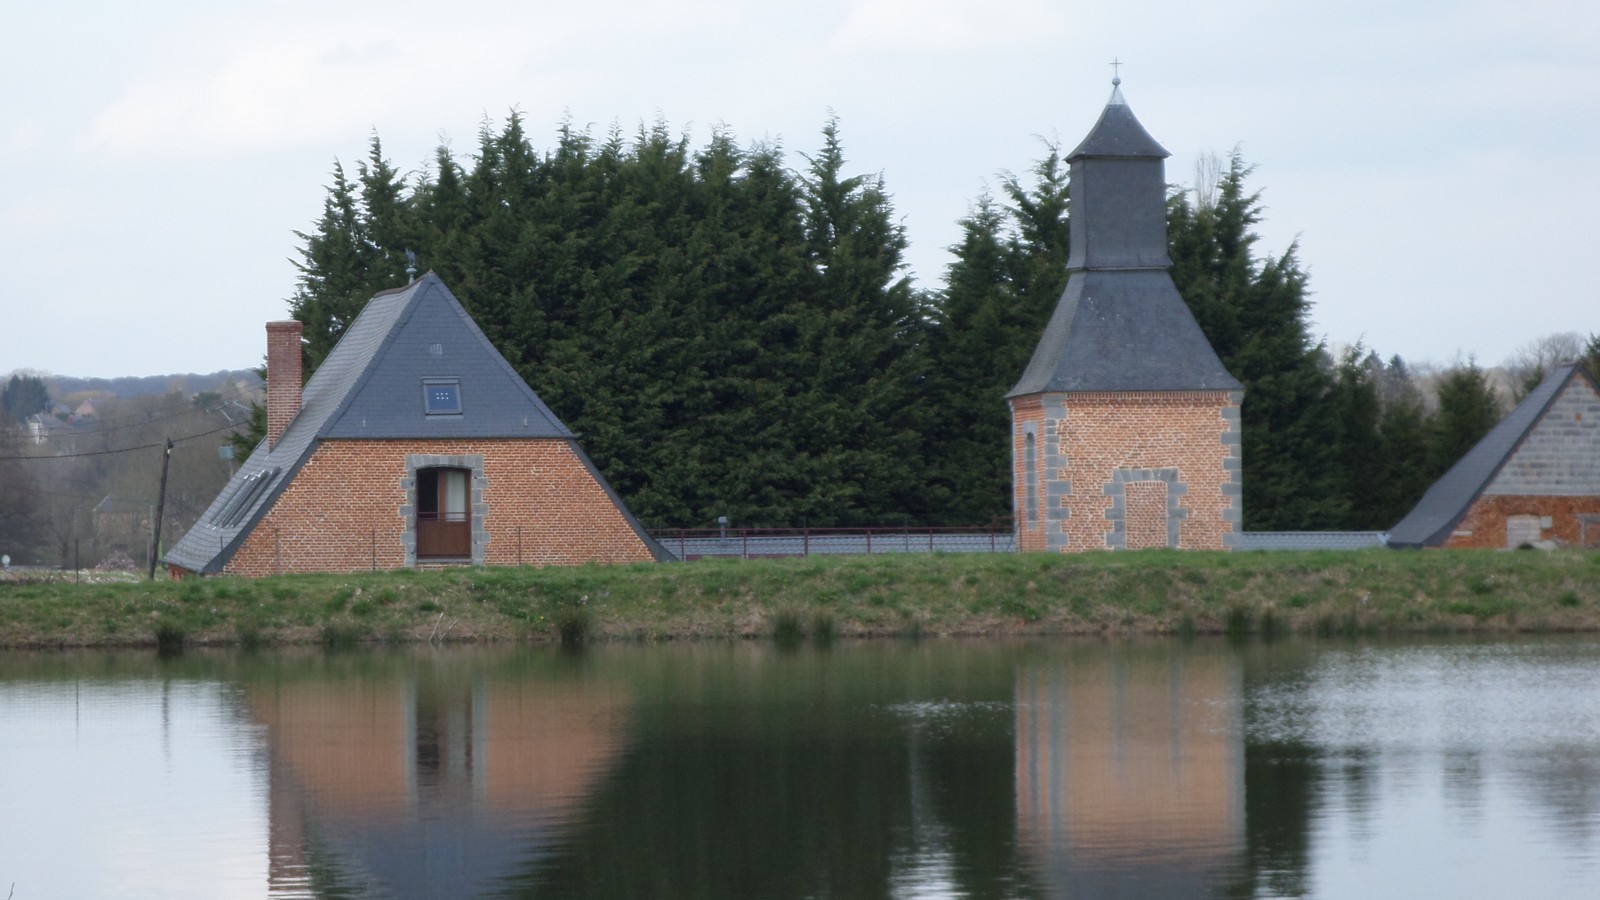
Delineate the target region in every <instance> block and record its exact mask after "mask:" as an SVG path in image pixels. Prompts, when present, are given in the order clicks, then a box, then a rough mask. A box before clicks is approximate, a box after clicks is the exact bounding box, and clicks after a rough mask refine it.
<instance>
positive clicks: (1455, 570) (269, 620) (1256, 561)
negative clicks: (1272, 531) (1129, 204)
mask: <svg viewBox="0 0 1600 900" xmlns="http://www.w3.org/2000/svg"><path fill="white" fill-rule="evenodd" d="M780 615H782V616H788V617H792V619H793V627H794V629H795V630H796V631H798V632H799V633H800V634H802V635H803V636H807V637H810V638H812V639H813V640H816V641H818V642H823V641H829V640H834V639H835V638H848V637H854V636H863V635H891V634H894V635H912V634H917V635H936V634H1015V633H1028V634H1065V633H1072V634H1101V633H1107V634H1109V633H1118V634H1122V633H1146V634H1180V635H1188V634H1228V635H1233V636H1236V637H1240V638H1247V637H1264V636H1272V635H1279V634H1307V635H1327V636H1347V635H1356V634H1377V633H1408V632H1409V633H1441V632H1509V631H1524V630H1526V631H1600V554H1597V553H1594V552H1592V551H1559V552H1554V553H1496V552H1488V551H1428V552H1396V551H1389V550H1370V551H1360V552H1346V553H1334V552H1326V553H1235V554H1226V553H1200V552H1178V551H1142V552H1140V553H1136V554H1134V553H1126V554H1114V553H1096V554H1081V555H1070V556H1069V555H1061V556H1057V555H1051V554H972V555H963V554H933V555H920V554H916V555H913V554H904V555H903V554H894V555H886V556H875V557H813V558H810V559H770V560H718V561H705V562H696V563H689V564H683V565H679V564H668V565H648V564H647V565H629V566H594V565H591V566H576V567H570V568H546V569H535V568H495V569H486V568H460V569H446V570H442V571H427V572H417V571H397V572H378V573H369V572H362V573H356V574H348V575H332V574H328V575H292V576H291V575H286V576H278V577H274V578H264V579H260V580H247V579H238V578H211V579H188V580H185V581H181V582H173V581H155V582H128V583H115V584H92V585H91V584H81V585H80V584H73V583H70V582H66V583H35V584H24V583H16V582H0V646H9V647H18V646H44V647H49V646H127V645H146V646H154V645H155V644H156V643H157V632H158V630H160V629H164V628H165V629H172V630H174V633H177V634H181V635H182V643H183V644H184V645H187V646H194V645H199V644H243V645H252V646H253V645H258V644H260V645H271V644H278V643H305V644H317V643H327V644H330V645H336V646H337V645H344V644H347V643H351V642H366V641H376V640H385V641H415V642H427V641H430V640H432V641H485V640H542V641H557V640H567V641H569V642H572V643H582V642H585V641H589V640H604V639H616V638H627V639H637V638H641V637H644V638H661V637H683V638H695V637H699V638H719V639H725V638H730V637H746V638H750V637H766V638H771V637H774V636H775V630H776V628H777V626H778V625H779V624H780V623H779V621H778V618H779V617H780ZM169 643H170V642H169Z"/></svg>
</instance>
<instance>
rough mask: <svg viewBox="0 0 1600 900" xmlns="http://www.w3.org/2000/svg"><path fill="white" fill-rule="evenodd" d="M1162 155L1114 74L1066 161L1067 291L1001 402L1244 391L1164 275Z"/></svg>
mask: <svg viewBox="0 0 1600 900" xmlns="http://www.w3.org/2000/svg"><path fill="white" fill-rule="evenodd" d="M1169 155H1170V154H1169V153H1167V151H1166V149H1165V148H1163V147H1162V146H1161V145H1160V144H1159V143H1157V142H1156V140H1155V138H1153V137H1151V136H1150V133H1149V132H1148V131H1145V129H1144V126H1143V125H1141V124H1140V123H1139V120H1138V118H1136V117H1135V116H1134V114H1133V110H1132V109H1131V108H1129V106H1128V102H1127V100H1126V99H1125V98H1124V97H1123V96H1122V88H1121V79H1120V78H1119V79H1114V80H1113V82H1112V88H1111V98H1110V100H1109V101H1108V102H1107V103H1106V106H1105V109H1104V110H1103V111H1102V112H1101V113H1100V118H1099V120H1098V121H1096V122H1095V124H1094V127H1093V128H1091V129H1090V130H1089V134H1088V136H1086V137H1085V138H1084V139H1083V141H1082V142H1081V143H1080V144H1078V146H1077V148H1076V149H1074V150H1073V151H1072V153H1071V154H1070V155H1069V156H1068V157H1067V162H1068V164H1069V165H1070V167H1071V177H1072V182H1071V187H1070V194H1071V211H1072V212H1071V215H1072V219H1071V230H1072V238H1071V251H1070V255H1069V256H1068V258H1067V272H1068V276H1067V287H1066V290H1064V291H1063V292H1062V294H1061V300H1060V301H1059V302H1058V303H1057V304H1056V310H1055V313H1054V314H1053V315H1052V316H1051V318H1050V324H1049V325H1048V326H1047V327H1046V328H1045V332H1044V336H1043V338H1042V339H1041V340H1040V341H1039V345H1038V346H1037V347H1036V348H1035V349H1034V353H1033V359H1032V360H1031V361H1030V362H1029V363H1028V368H1027V369H1026V370H1025V371H1024V372H1023V375H1022V378H1021V380H1020V381H1018V382H1017V385H1016V387H1014V388H1012V390H1011V392H1010V393H1009V394H1007V396H1008V397H1018V396H1023V395H1027V394H1039V393H1046V392H1055V391H1240V390H1243V386H1242V385H1241V384H1240V383H1239V382H1238V381H1237V380H1236V379H1235V378H1234V377H1233V376H1232V375H1229V374H1228V371H1227V370H1226V369H1224V368H1223V366H1222V362H1221V360H1219V359H1218V358H1217V354H1216V352H1215V351H1213V350H1212V349H1211V345H1210V343H1208V342H1207V341H1206V338H1205V335H1204V334H1203V333H1202V332H1201V331H1200V326H1199V325H1198V324H1197V323H1196V322H1195V320H1194V315H1193V314H1192V313H1190V312H1189V307H1188V306H1187V305H1186V304H1185V303H1184V302H1183V297H1182V296H1180V295H1179V294H1178V289H1177V286H1176V285H1174V284H1173V282H1172V276H1171V274H1170V271H1169V270H1170V269H1171V266H1172V261H1171V259H1170V258H1169V257H1168V256H1167V218H1166V212H1167V205H1166V200H1167V184H1166V175H1165V168H1166V165H1165V162H1164V161H1165V159H1166V158H1167V157H1168V156H1169Z"/></svg>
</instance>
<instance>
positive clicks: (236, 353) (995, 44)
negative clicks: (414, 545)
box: [0, 0, 1600, 376]
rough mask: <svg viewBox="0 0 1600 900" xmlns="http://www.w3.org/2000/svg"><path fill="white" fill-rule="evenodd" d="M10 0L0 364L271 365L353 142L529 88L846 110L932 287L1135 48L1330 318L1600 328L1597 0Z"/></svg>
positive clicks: (502, 101) (707, 120) (755, 107)
mask: <svg viewBox="0 0 1600 900" xmlns="http://www.w3.org/2000/svg"><path fill="white" fill-rule="evenodd" d="M5 24H6V32H7V41H6V53H5V54H4V55H0V83H3V84H4V85H5V87H4V89H3V93H0V113H3V114H0V170H3V171H5V172H6V175H7V178H6V181H7V184H6V187H5V189H4V190H0V264H3V265H4V267H5V270H6V272H7V275H8V277H9V279H10V284H11V288H10V289H9V291H8V292H7V293H8V299H7V301H6V304H5V315H4V318H3V319H0V372H8V371H10V370H12V369H16V368H29V369H37V370H42V371H47V372H51V373H56V374H65V375H94V376H116V375H153V374H165V373H171V372H190V371H194V372H210V371H215V370H218V369H234V368H243V367H247V366H254V365H259V364H260V361H261V358H262V356H263V353H264V344H265V336H264V332H263V328H262V325H263V323H264V322H266V321H268V320H270V319H277V318H284V317H285V316H286V312H287V299H288V297H289V296H290V294H291V293H292V291H293V289H294V284H295V276H296V271H295V269H294V266H293V264H292V262H291V260H292V259H294V258H295V251H296V247H297V245H298V239H297V238H296V237H295V235H294V231H295V230H296V229H300V230H306V229H308V228H309V227H310V226H311V224H312V223H313V221H314V220H315V218H316V217H317V215H318V214H319V213H320V210H321V203H322V199H323V195H324V189H325V185H326V184H327V183H328V181H329V173H330V171H331V169H332V165H333V162H334V160H335V159H339V160H343V161H344V162H345V163H346V164H352V163H354V162H355V161H356V160H357V159H359V158H361V157H362V156H363V155H364V153H365V152H366V148H367V142H368V140H369V138H370V136H371V135H372V134H373V133H374V132H376V133H377V134H378V135H379V136H380V137H381V138H382V140H383V143H384V146H385V149H386V151H387V155H388V156H389V157H390V158H391V159H392V160H393V161H394V162H395V163H396V164H397V165H398V166H399V167H400V168H401V169H402V170H404V171H418V170H421V169H423V168H424V167H426V166H427V164H428V162H429V160H430V159H431V156H432V150H433V148H434V147H435V146H437V145H438V143H439V142H440V141H441V140H444V141H446V142H448V143H449V144H450V145H451V146H452V147H453V148H455V149H456V151H457V153H458V155H465V154H467V153H470V152H471V151H472V149H473V148H474V146H475V141H476V135H477V132H478V129H479V127H480V126H481V124H482V123H483V122H484V121H485V120H488V121H490V122H491V123H493V124H494V125H495V126H498V124H499V123H500V122H501V121H503V119H504V117H505V115H506V113H507V112H508V111H509V110H511V109H513V108H515V109H518V110H520V111H521V112H522V114H523V115H524V117H525V121H526V124H527V127H528V130H529V133H530V134H531V135H532V136H533V138H534V140H535V142H536V145H537V146H539V147H541V148H547V147H549V146H550V145H551V144H552V143H553V141H554V133H555V129H556V127H557V124H558V123H559V122H560V121H561V120H562V118H563V117H565V116H570V117H571V119H572V120H573V121H574V122H575V123H576V124H578V125H579V126H582V125H585V124H589V123H592V124H593V127H594V128H595V129H596V130H597V131H600V132H604V131H605V130H606V129H607V128H609V127H610V125H611V124H612V123H613V122H615V123H618V124H620V125H621V126H622V127H623V128H624V130H629V131H631V130H633V129H636V128H637V127H638V125H639V124H640V123H641V122H648V121H654V120H655V119H657V118H658V117H659V118H662V119H664V120H665V121H666V122H668V123H669V125H670V126H671V127H672V129H673V130H674V131H679V132H682V131H687V132H688V133H689V134H690V136H691V143H692V144H693V145H695V146H700V145H703V143H704V140H705V137H706V135H707V133H708V130H709V128H710V127H711V126H713V125H715V124H717V123H723V124H725V125H727V126H728V127H729V128H730V129H731V130H732V132H733V133H734V134H735V135H736V136H737V138H738V139H739V141H740V142H741V143H749V142H751V141H754V140H774V141H778V142H780V143H781V145H782V146H783V147H785V148H786V149H787V150H788V151H790V152H791V154H795V153H798V152H810V151H813V150H815V149H816V147H817V145H818V142H819V136H818V134H819V131H820V129H821V127H822V124H823V122H824V121H825V120H826V118H827V117H828V115H829V111H830V110H832V111H833V112H834V113H835V114H837V115H838V117H839V120H840V129H841V134H842V137H843V140H844V146H845V151H846V154H847V156H848V158H849V160H850V169H851V171H853V172H873V173H881V174H882V175H883V177H884V179H885V183H886V186H887V188H888V190H889V192H890V194H891V196H892V197H893V199H894V203H895V208H896V211H897V212H898V214H899V215H900V216H901V217H902V218H903V221H904V224H905V226H906V228H907V231H908V234H909V237H910V240H911V251H910V255H909V262H910V264H911V267H912V271H913V274H914V276H915V279H916V282H917V283H918V284H919V285H920V286H924V287H937V286H939V285H940V284H942V282H943V276H944V269H945V266H946V265H947V264H948V263H949V261H950V256H949V254H948V252H947V250H946V248H947V247H948V246H949V245H950V244H951V243H953V242H954V241H955V240H956V238H957V231H958V227H957V224H956V223H957V220H958V219H960V218H961V217H962V216H963V215H964V214H965V213H966V212H967V210H968V207H969V204H970V203H971V202H972V201H973V199H974V198H976V197H977V196H978V195H979V194H981V193H983V192H984V191H985V190H990V189H995V188H997V186H998V183H999V180H1000V177H1001V176H1000V173H1002V172H1004V171H1007V170H1009V171H1017V172H1024V171H1025V170H1026V169H1027V167H1028V166H1029V165H1030V164H1031V163H1032V162H1033V161H1034V160H1036V159H1037V158H1038V157H1039V156H1040V155H1042V153H1043V148H1044V144H1043V140H1046V139H1054V140H1059V141H1060V142H1061V143H1062V144H1063V145H1064V146H1065V147H1066V148H1068V149H1070V148H1071V147H1072V146H1073V145H1075V144H1076V143H1077V141H1078V140H1079V139H1080V138H1081V137H1082V136H1083V135H1084V133H1085V132H1087V130H1088V129H1089V127H1090V126H1091V125H1092V124H1093V123H1094V121H1095V119H1096V117H1097V116H1098V115H1099V112H1100V109H1101V108H1102V106H1103V105H1104V103H1105V101H1106V98H1107V96H1108V95H1109V93H1110V84H1109V82H1110V78H1111V74H1112V71H1111V67H1110V66H1109V65H1108V63H1109V62H1110V61H1111V60H1112V58H1113V57H1116V58H1120V59H1121V60H1122V61H1123V62H1124V63H1125V65H1124V66H1123V67H1122V78H1123V92H1124V94H1125V96H1126V97H1127V99H1128V103H1129V105H1130V106H1131V107H1132V109H1133V111H1134V113H1135V114H1136V115H1138V117H1139V118H1140V120H1141V121H1142V122H1143V123H1144V125H1145V127H1146V128H1147V129H1148V130H1149V131H1150V132H1151V134H1152V135H1154V136H1155V138H1156V139H1157V140H1159V141H1160V142H1161V143H1162V144H1163V145H1164V146H1166V148H1167V149H1168V150H1170V151H1171V152H1172V158H1171V159H1169V160H1168V162H1167V178H1168V180H1169V181H1172V182H1179V183H1190V182H1192V181H1193V169H1194V161H1195V159H1196V158H1197V156H1199V155H1200V154H1201V153H1204V152H1218V153H1223V154H1226V153H1227V152H1228V151H1229V150H1230V149H1231V148H1233V147H1234V146H1236V145H1237V146H1238V147H1240V148H1241V150H1242V152H1243V154H1244V156H1245V158H1246V159H1247V160H1248V161H1249V162H1251V163H1253V164H1255V165H1256V166H1257V169H1256V174H1255V176H1254V179H1253V182H1252V183H1253V185H1254V186H1255V187H1257V188H1259V189H1260V190H1261V191H1262V192H1263V200H1264V202H1265V205H1266V208H1267V213H1266V216H1267V217H1266V219H1265V221H1263V222H1262V223H1261V225H1260V226H1259V229H1258V230H1259V231H1260V233H1261V235H1262V238H1263V244H1262V249H1263V250H1264V251H1266V252H1270V253H1274V254H1276V253H1281V252H1282V251H1283V250H1284V249H1286V248H1287V247H1288V246H1289V245H1290V243H1291V242H1293V241H1295V240H1298V241H1299V244H1300V251H1299V252H1300V257H1301V259H1302V261H1303V262H1304V263H1305V265H1306V266H1307V267H1308V268H1309V269H1310V272H1311V287H1312V289H1313V291H1314V292H1315V296H1314V300H1315V303H1316V306H1315V310H1314V327H1315V330H1316V333H1317V335H1318V336H1319V337H1322V338H1326V339H1327V340H1328V341H1329V342H1330V343H1335V344H1344V343H1350V342H1354V341H1356V340H1364V341H1365V342H1366V344H1367V345H1368V346H1370V347H1373V348H1376V349H1377V350H1378V351H1379V352H1381V353H1383V354H1384V355H1385V356H1388V355H1391V354H1396V353H1398V354H1401V355H1402V356H1404V357H1406V358H1407V359H1408V360H1412V361H1429V360H1431V361H1437V362H1448V361H1449V360H1451V359H1452V358H1454V357H1456V356H1457V355H1458V354H1462V355H1465V354H1469V353H1471V354H1475V355H1476V356H1477V357H1478V359H1479V360H1480V362H1484V363H1486V364H1497V363H1499V362H1500V361H1502V360H1503V359H1504V358H1505V357H1506V356H1507V355H1508V354H1510V353H1511V352H1512V351H1514V350H1515V349H1517V348H1518V347H1519V346H1522V345H1524V344H1527V343H1528V342H1530V341H1532V340H1534V339H1536V338H1538V337H1541V336H1543V335H1547V334H1550V333H1553V332H1561V331H1579V332H1584V333H1589V332H1593V331H1600V290H1597V289H1596V288H1595V285H1594V281H1593V278H1594V272H1595V266H1594V262H1593V257H1594V249H1593V248H1594V246H1595V245H1596V243H1597V239H1600V228H1597V227H1596V225H1595V223H1596V221H1600V218H1597V216H1600V157H1597V156H1596V153H1597V149H1600V4H1596V3H1594V2H1593V0H1522V2H1519V3H1511V2H1505V0H1499V2H1493V0H1486V2H1465V0H1461V2H1456V0H1409V2H1399V3H1396V2H1393V0H1381V2H1380V0H1346V2H1343V3H1337V4H1335V3H1288V2H1281V0H1280V2H1271V0H1210V2H1205V3H1196V2H1193V0H1146V2H1140V0H1119V2H1114V3H1092V4H1091V3H1072V2H1064V0H812V2H808V3H804V4H799V3H793V4H790V3H784V4H779V3H761V2H751V0H657V2H646V0H588V2H584V3H571V2H569V3H560V4H555V3H547V2H542V0H503V2H502V0H457V2H455V3H452V4H438V3H426V4H424V3H414V2H408V0H400V2H396V0H385V2H382V3H378V2H366V0H356V2H343V3H328V2H326V0H315V2H313V0H303V2H302V0H279V2H264V0H263V2H256V3H252V4H219V3H214V2H210V0H150V2H146V3H138V4H131V3H112V2H104V3H91V2H81V0H80V2H69V3H30V4H22V3H17V4H11V5H10V6H9V8H8V9H7V11H6V13H5ZM791 158H792V160H793V164H794V165H796V166H798V165H801V164H803V161H801V160H799V158H798V157H797V156H792V157H791Z"/></svg>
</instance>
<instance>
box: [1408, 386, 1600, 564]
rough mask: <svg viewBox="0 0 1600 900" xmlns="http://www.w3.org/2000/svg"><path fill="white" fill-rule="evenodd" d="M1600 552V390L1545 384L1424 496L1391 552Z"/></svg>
mask: <svg viewBox="0 0 1600 900" xmlns="http://www.w3.org/2000/svg"><path fill="white" fill-rule="evenodd" d="M1545 542H1548V543H1551V544H1555V545H1565V546H1569V547H1571V546H1577V547H1600V386H1597V385H1596V383H1595V380H1594V379H1593V378H1591V377H1590V376H1589V374H1588V373H1587V372H1585V371H1584V370H1583V368H1582V367H1581V366H1576V365H1571V366H1563V367H1561V368H1559V369H1557V370H1556V371H1555V373H1554V374H1552V375H1551V376H1550V377H1549V378H1546V379H1545V380H1544V382H1543V383H1541V384H1540V385H1539V386H1538V387H1537V388H1535V389H1534V390H1533V392H1532V393H1530V394H1528V396H1527V397H1525V398H1523V401H1522V402H1521V403H1519V404H1517V408H1516V409H1514V410H1512V411H1511V414H1510V415H1508V416H1506V417H1505V418H1504V419H1502V420H1501V421H1500V424H1498V425H1496V426H1495V427H1494V429H1493V430H1491V431H1490V432H1489V433H1488V434H1486V435H1484V437H1483V440H1481V441H1479V442H1478V443H1477V445H1476V446H1474V447H1473V448H1472V449H1471V450H1469V451H1467V454H1466V455H1465V456H1463V457H1461V460H1460V462H1457V463H1456V464H1455V465H1454V466H1453V467H1451V469H1450V471H1448V472H1446V473H1444V476H1443V477H1441V478H1440V479H1439V480H1438V481H1437V482H1435V483H1434V485H1433V487H1430V488H1428V492H1427V493H1425V494H1423V495H1422V499H1421V500H1419V501H1418V502H1417V505H1416V507H1414V508H1413V509H1412V510H1411V512H1409V513H1407V514H1406V517H1405V518H1404V519H1401V520H1400V523H1399V524H1398V525H1396V526H1394V528H1393V529H1391V530H1390V532H1389V546H1391V547H1521V546H1523V545H1525V544H1528V545H1531V544H1539V543H1545Z"/></svg>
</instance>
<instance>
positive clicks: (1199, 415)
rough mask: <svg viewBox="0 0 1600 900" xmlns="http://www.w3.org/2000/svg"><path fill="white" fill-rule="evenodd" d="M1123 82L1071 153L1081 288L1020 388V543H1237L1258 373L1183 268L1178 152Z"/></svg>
mask: <svg viewBox="0 0 1600 900" xmlns="http://www.w3.org/2000/svg"><path fill="white" fill-rule="evenodd" d="M1111 85H1112V89H1111V99H1110V101H1109V102H1108V103H1107V104H1106V108H1105V111H1104V112H1102V113H1101V114H1100V120H1099V121H1098V122H1096V123H1095V126H1094V128H1093V129H1091V130H1090V132H1089V136H1088V137H1086V138H1084V139H1083V143H1081V144H1079V145H1078V147H1077V149H1076V150H1074V151H1072V154H1071V155H1070V156H1068V157H1067V162H1068V163H1069V165H1070V166H1071V178H1072V180H1071V187H1070V191H1071V195H1070V196H1071V210H1072V213H1071V214H1072V220H1071V228H1072V243H1071V253H1070V256H1069V258H1068V260H1067V273H1068V274H1067V287H1066V290H1064V291H1063V292H1062V294H1061V300H1060V301H1059V302H1058V303H1057V304H1056V310H1055V313H1054V315H1052V316H1051V317H1050V324H1049V325H1048V326H1047V327H1046V328H1045V332H1044V336H1043V337H1042V338H1041V339H1040V340H1039V345H1038V347H1036V348H1035V349H1034V351H1033V359H1032V360H1031V361H1029V363H1028V368H1027V370H1026V371H1024V372H1023V373H1022V379H1021V380H1020V381H1018V382H1017V385H1016V387H1014V388H1012V389H1011V392H1010V393H1009V394H1007V395H1006V399H1007V400H1008V401H1009V402H1010V404H1011V444H1012V448H1011V457H1012V463H1011V471H1012V492H1013V511H1014V513H1015V516H1016V536H1017V547H1018V549H1021V550H1053V551H1058V552H1059V551H1080V550H1107V549H1111V550H1133V549H1141V548H1147V547H1182V548H1186V549H1211V550H1222V549H1231V548H1233V547H1234V546H1236V545H1237V541H1238V538H1239V534H1240V532H1241V530H1242V527H1241V519H1240V516H1241V513H1242V503H1241V501H1242V497H1241V478H1240V475H1241V466H1242V462H1243V460H1242V455H1241V447H1240V441H1239V438H1240V433H1239V404H1240V402H1241V401H1242V400H1243V398H1244V387H1243V385H1241V384H1240V383H1239V382H1238V380H1236V379H1235V378H1234V377H1233V376H1232V375H1230V374H1228V371H1227V370H1226V369H1224V368H1223V366H1222V362H1221V361H1220V360H1219V359H1217V354H1216V352H1215V351H1213V350H1212V349H1211V345H1210V343H1208V342H1207V341H1206V338H1205V335H1204V334H1203V333H1201V331H1200V326H1199V325H1198V324H1197V323H1196V322H1195V320H1194V316H1193V315H1192V314H1190V312H1189V307H1188V306H1187V305H1185V304H1184V302H1183V298H1182V297H1181V296H1180V295H1179V294H1178V289H1177V286H1176V285H1174V284H1173V282H1172V275H1171V273H1170V269H1171V267H1172V261H1171V259H1169V258H1168V256H1167V219H1166V178H1165V162H1164V160H1165V159H1166V158H1167V156H1169V155H1170V154H1168V153H1167V151H1166V150H1165V149H1163V148H1162V146H1161V145H1160V144H1158V143H1156V141H1155V139H1154V138H1152V137H1151V136H1150V134H1149V132H1147V131H1145V130H1144V126H1142V125H1140V124H1139V120H1138V119H1136V118H1134V115H1133V111H1132V110H1130V109H1129V108H1128V104H1127V101H1125V100H1124V99H1123V98H1122V89H1121V87H1120V85H1121V79H1120V78H1114V79H1112V81H1111Z"/></svg>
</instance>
